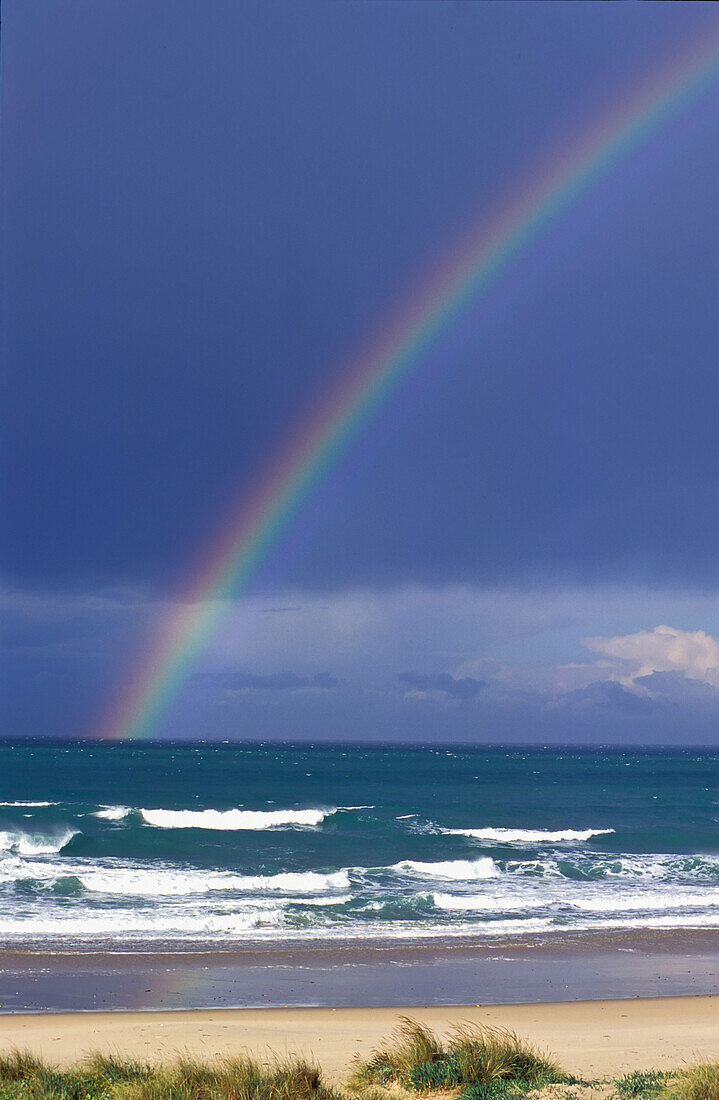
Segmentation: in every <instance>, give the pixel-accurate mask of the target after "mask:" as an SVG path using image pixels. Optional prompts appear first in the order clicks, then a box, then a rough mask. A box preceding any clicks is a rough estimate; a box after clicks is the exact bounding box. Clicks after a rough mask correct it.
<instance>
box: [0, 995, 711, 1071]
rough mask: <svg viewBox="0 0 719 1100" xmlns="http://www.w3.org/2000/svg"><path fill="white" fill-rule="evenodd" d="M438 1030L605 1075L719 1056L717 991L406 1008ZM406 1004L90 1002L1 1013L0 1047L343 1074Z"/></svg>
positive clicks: (69, 1056) (64, 1056) (66, 1058)
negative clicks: (130, 1007)
mask: <svg viewBox="0 0 719 1100" xmlns="http://www.w3.org/2000/svg"><path fill="white" fill-rule="evenodd" d="M407 1012H408V1014H411V1015H412V1016H413V1017H415V1018H416V1019H418V1020H421V1021H423V1022H425V1023H427V1024H429V1026H430V1027H432V1028H434V1029H435V1030H437V1031H440V1032H441V1031H444V1030H446V1029H447V1028H448V1027H449V1026H451V1025H452V1024H453V1023H456V1022H457V1021H460V1020H469V1021H473V1022H475V1023H481V1024H492V1025H499V1026H502V1027H508V1028H512V1029H515V1030H516V1031H517V1032H518V1033H519V1034H521V1035H522V1036H525V1037H527V1038H529V1039H531V1040H532V1041H533V1042H535V1043H537V1044H538V1045H539V1046H541V1047H543V1048H545V1049H547V1050H551V1051H553V1052H554V1053H555V1054H557V1055H558V1056H559V1058H560V1059H561V1061H562V1063H563V1064H564V1065H565V1066H566V1068H567V1069H568V1070H570V1071H571V1072H573V1073H575V1074H577V1075H582V1076H585V1077H604V1076H609V1075H617V1074H620V1073H625V1072H629V1071H630V1070H633V1069H646V1068H649V1067H655V1068H660V1069H661V1068H669V1067H671V1066H677V1065H680V1064H681V1063H683V1062H685V1061H687V1060H692V1059H693V1058H695V1057H697V1056H699V1057H707V1058H713V1059H716V1058H719V997H664V998H654V999H646V1000H631V1001H627V1000H615V1001H584V1002H572V1003H568V1002H564V1003H561V1002H556V1003H551V1004H531V1005H528V1004H525V1005H500V1006H484V1007H483V1006H475V1005H468V1006H464V1007H461V1006H460V1007H452V1008H437V1007H434V1008H412V1009H407ZM401 1014H402V1009H398V1008H379V1009H378V1008H372V1009H367V1008H360V1009H356V1008H338V1009H327V1008H304V1009H277V1008H271V1009H232V1010H219V1011H215V1010H199V1011H197V1010H196V1011H178V1012H112V1013H104V1012H97V1013H95V1012H93V1013H67V1014H45V1015H35V1014H27V1015H12V1016H2V1017H0V1048H2V1049H8V1048H13V1047H17V1048H20V1049H27V1050H30V1051H32V1052H34V1053H37V1054H39V1055H42V1056H43V1057H44V1058H46V1059H48V1060H49V1061H52V1062H54V1063H58V1064H68V1063H71V1062H74V1061H76V1060H78V1059H79V1058H81V1057H82V1056H83V1055H84V1054H85V1053H87V1052H89V1051H94V1050H99V1051H114V1052H120V1053H122V1054H124V1055H128V1056H132V1057H139V1058H146V1059H170V1058H172V1057H173V1056H176V1055H177V1054H179V1053H185V1054H191V1055H195V1056H201V1057H205V1058H214V1057H218V1056H220V1057H221V1056H223V1055H228V1054H236V1053H238V1052H241V1051H249V1052H251V1053H253V1054H255V1055H259V1056H260V1057H262V1056H265V1055H266V1054H267V1053H268V1052H272V1051H273V1052H276V1053H278V1054H282V1055H284V1054H295V1053H296V1054H304V1055H310V1056H312V1057H314V1058H315V1059H316V1060H317V1062H318V1063H319V1064H320V1065H321V1066H322V1068H323V1070H324V1071H325V1073H326V1075H327V1076H328V1077H329V1078H330V1079H331V1080H334V1081H336V1082H338V1083H339V1082H341V1081H342V1080H343V1079H344V1078H345V1077H346V1076H347V1073H348V1071H349V1068H350V1064H351V1062H352V1059H353V1057H354V1055H355V1054H356V1053H357V1052H359V1053H363V1054H366V1053H368V1052H369V1051H370V1050H371V1049H372V1048H373V1047H374V1046H375V1045H376V1044H377V1043H379V1042H380V1040H381V1039H382V1038H383V1037H384V1036H386V1035H387V1034H388V1032H390V1031H391V1030H392V1028H393V1027H394V1025H395V1023H396V1022H397V1019H398V1017H399V1016H400V1015H401Z"/></svg>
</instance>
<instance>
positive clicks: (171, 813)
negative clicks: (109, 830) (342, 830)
mask: <svg viewBox="0 0 719 1100" xmlns="http://www.w3.org/2000/svg"><path fill="white" fill-rule="evenodd" d="M140 813H141V814H142V817H143V819H144V820H145V821H146V822H147V824H148V825H154V826H156V827H157V828H159V829H221V830H226V831H233V832H235V831H240V830H256V829H281V828H285V829H286V828H293V827H297V826H300V827H305V828H306V827H308V826H316V825H321V824H322V822H323V821H324V819H325V818H326V817H328V816H329V815H330V814H333V813H336V810H334V809H331V810H145V809H141V810H140Z"/></svg>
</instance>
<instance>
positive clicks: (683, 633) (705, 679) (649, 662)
mask: <svg viewBox="0 0 719 1100" xmlns="http://www.w3.org/2000/svg"><path fill="white" fill-rule="evenodd" d="M583 644H584V645H585V646H586V647H587V649H590V650H591V651H592V652H593V653H598V654H600V655H601V656H602V657H605V658H606V657H609V658H611V659H613V660H614V662H617V664H616V666H615V670H613V676H614V675H616V677H617V678H619V679H624V680H625V682H629V683H632V682H634V681H636V680H639V679H641V677H643V676H651V675H652V674H653V673H655V672H676V673H679V674H680V675H682V676H685V677H686V678H687V679H688V680H699V681H701V683H704V684H710V685H711V686H712V687H719V639H717V638H715V637H714V636H713V635H711V634H707V633H706V632H705V631H703V630H679V629H677V628H675V627H671V626H657V627H655V628H654V630H640V631H638V632H637V633H636V634H618V635H616V636H615V637H613V638H602V637H598V638H585V639H584V642H583Z"/></svg>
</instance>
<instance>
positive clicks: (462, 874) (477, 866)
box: [391, 856, 502, 882]
mask: <svg viewBox="0 0 719 1100" xmlns="http://www.w3.org/2000/svg"><path fill="white" fill-rule="evenodd" d="M391 869H392V870H393V871H404V872H409V873H411V874H415V875H430V876H431V877H432V878H448V879H457V880H459V881H464V882H468V881H471V880H472V879H482V878H498V877H499V876H500V875H501V873H502V872H501V871H500V869H499V867H498V866H497V864H496V863H495V862H494V860H493V859H490V857H489V856H484V857H482V858H481V859H453V860H446V861H444V862H438V863H421V862H419V861H418V860H414V859H404V860H402V861H401V862H400V863H395V864H394V866H393V867H392V868H391Z"/></svg>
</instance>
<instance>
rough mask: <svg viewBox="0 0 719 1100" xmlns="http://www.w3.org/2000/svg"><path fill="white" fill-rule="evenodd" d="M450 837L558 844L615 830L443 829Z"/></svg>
mask: <svg viewBox="0 0 719 1100" xmlns="http://www.w3.org/2000/svg"><path fill="white" fill-rule="evenodd" d="M442 832H443V833H447V834H449V835H450V836H467V837H471V838H472V839H473V840H496V841H499V842H500V843H504V844H521V843H527V844H543V843H551V844H556V843H560V842H561V841H567V840H589V838H590V837H593V836H605V835H606V834H607V833H613V832H614V829H558V830H556V831H552V830H547V829H504V828H498V829H442Z"/></svg>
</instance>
